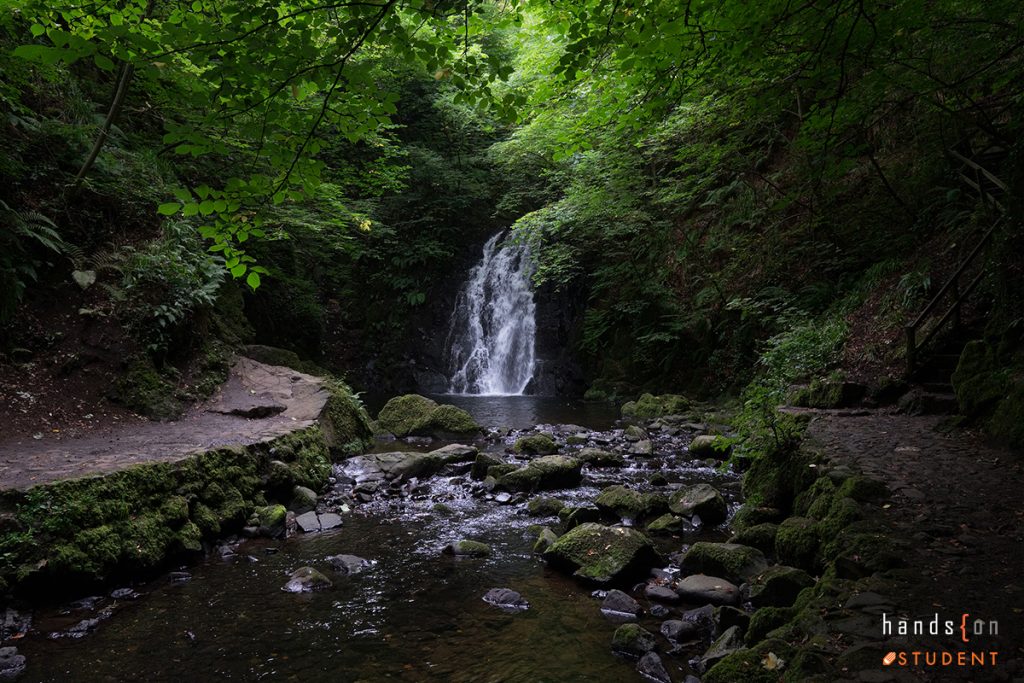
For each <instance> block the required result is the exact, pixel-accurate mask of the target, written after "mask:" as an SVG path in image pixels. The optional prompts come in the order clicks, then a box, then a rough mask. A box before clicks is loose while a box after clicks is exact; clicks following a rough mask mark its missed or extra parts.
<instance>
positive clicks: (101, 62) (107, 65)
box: [92, 52, 114, 71]
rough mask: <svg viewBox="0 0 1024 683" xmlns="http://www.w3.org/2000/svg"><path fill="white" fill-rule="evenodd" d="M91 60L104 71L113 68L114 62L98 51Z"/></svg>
mask: <svg viewBox="0 0 1024 683" xmlns="http://www.w3.org/2000/svg"><path fill="white" fill-rule="evenodd" d="M92 61H94V62H96V66H98V67H99V68H101V69H103V70H104V71H113V70H114V62H113V61H112V60H111V59H110V58H109V57H106V56H104V55H101V54H99V53H98V52H97V53H96V54H95V55H94V56H93V58H92Z"/></svg>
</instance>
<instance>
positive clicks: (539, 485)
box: [498, 455, 583, 491]
mask: <svg viewBox="0 0 1024 683" xmlns="http://www.w3.org/2000/svg"><path fill="white" fill-rule="evenodd" d="M582 468H583V464H582V463H581V462H580V461H579V460H576V459H575V458H567V457H565V456H564V455H547V456H544V457H542V458H537V459H536V460H531V461H530V463H529V464H528V465H527V466H526V467H521V468H520V469H517V470H515V471H514V472H509V473H508V474H504V475H502V476H501V477H500V478H499V479H498V486H499V487H501V488H504V489H507V490H510V491H541V490H550V489H564V488H570V487H573V486H579V485H580V481H581V480H582V478H583V475H582Z"/></svg>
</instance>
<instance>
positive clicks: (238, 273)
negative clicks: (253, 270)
mask: <svg viewBox="0 0 1024 683" xmlns="http://www.w3.org/2000/svg"><path fill="white" fill-rule="evenodd" d="M248 269H249V266H247V265H245V264H244V263H240V264H238V265H237V266H235V267H234V268H232V269H231V275H232V277H235V278H240V277H242V276H243V275H245V271H246V270H248Z"/></svg>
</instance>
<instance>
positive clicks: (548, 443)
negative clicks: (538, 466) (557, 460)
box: [512, 432, 558, 455]
mask: <svg viewBox="0 0 1024 683" xmlns="http://www.w3.org/2000/svg"><path fill="white" fill-rule="evenodd" d="M512 450H513V451H515V452H516V453H521V454H523V455H550V454H552V453H557V452H558V444H557V443H555V440H554V439H553V438H552V437H551V435H550V434H546V433H543V432H542V433H540V434H530V435H529V436H521V437H519V438H518V439H516V442H515V444H514V445H513V446H512Z"/></svg>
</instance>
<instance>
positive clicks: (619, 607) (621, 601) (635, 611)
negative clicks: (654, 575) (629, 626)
mask: <svg viewBox="0 0 1024 683" xmlns="http://www.w3.org/2000/svg"><path fill="white" fill-rule="evenodd" d="M601 611H602V612H604V613H606V614H610V615H612V616H616V617H619V616H625V617H629V618H632V619H636V618H637V617H638V616H640V612H641V607H640V603H639V602H637V601H636V600H634V599H633V598H632V597H630V596H629V595H627V594H626V593H623V592H622V591H620V590H618V589H614V588H613V589H612V590H610V591H608V594H607V595H605V596H604V601H603V602H602V603H601Z"/></svg>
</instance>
